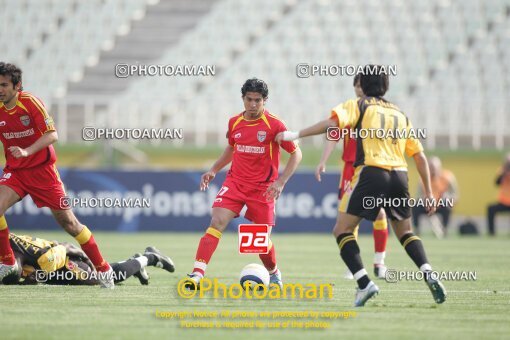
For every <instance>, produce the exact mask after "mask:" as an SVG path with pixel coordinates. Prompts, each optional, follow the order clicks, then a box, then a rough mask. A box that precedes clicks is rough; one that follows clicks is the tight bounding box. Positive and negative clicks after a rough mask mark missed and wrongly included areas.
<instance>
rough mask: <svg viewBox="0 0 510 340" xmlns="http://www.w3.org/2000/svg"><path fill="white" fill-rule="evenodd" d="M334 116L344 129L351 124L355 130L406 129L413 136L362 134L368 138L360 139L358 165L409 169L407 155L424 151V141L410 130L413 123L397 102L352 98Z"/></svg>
mask: <svg viewBox="0 0 510 340" xmlns="http://www.w3.org/2000/svg"><path fill="white" fill-rule="evenodd" d="M331 118H333V119H335V120H336V121H337V122H338V127H339V128H341V129H342V128H345V127H346V126H351V129H353V130H359V129H364V130H367V131H370V130H377V129H382V130H385V131H388V130H390V129H391V130H393V131H394V130H399V131H403V130H405V131H406V134H405V135H406V136H410V137H409V138H399V139H393V138H376V136H374V135H372V134H360V135H362V136H363V135H365V136H366V135H368V137H367V138H357V139H356V161H355V163H354V166H358V165H368V166H375V167H379V168H383V169H387V170H392V169H394V168H406V167H407V162H406V160H405V155H407V156H408V157H412V156H413V155H414V154H416V153H418V152H421V151H423V146H422V145H421V142H420V141H419V140H418V139H417V138H413V137H412V134H411V133H409V131H410V130H412V129H413V126H412V124H411V122H410V121H409V119H408V118H407V116H406V115H405V114H404V113H402V112H401V111H400V109H399V108H398V107H397V106H396V105H394V104H392V103H390V102H388V101H386V100H384V99H382V98H376V97H362V98H356V99H350V100H348V101H346V102H344V103H342V104H340V105H338V106H336V107H335V108H333V110H332V112H331ZM388 135H389V134H388Z"/></svg>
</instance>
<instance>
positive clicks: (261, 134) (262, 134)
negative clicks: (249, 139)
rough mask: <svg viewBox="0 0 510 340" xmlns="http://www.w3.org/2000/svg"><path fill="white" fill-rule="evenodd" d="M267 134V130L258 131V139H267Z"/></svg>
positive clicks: (260, 140)
mask: <svg viewBox="0 0 510 340" xmlns="http://www.w3.org/2000/svg"><path fill="white" fill-rule="evenodd" d="M266 135H267V133H266V131H259V132H257V139H258V140H259V142H261V143H262V142H263V141H265V140H266Z"/></svg>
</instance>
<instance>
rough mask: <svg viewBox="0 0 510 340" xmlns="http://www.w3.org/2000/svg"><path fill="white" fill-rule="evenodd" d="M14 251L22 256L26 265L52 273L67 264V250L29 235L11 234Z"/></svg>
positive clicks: (10, 239) (10, 238)
mask: <svg viewBox="0 0 510 340" xmlns="http://www.w3.org/2000/svg"><path fill="white" fill-rule="evenodd" d="M9 243H10V244H11V247H12V250H13V251H14V252H15V253H18V254H19V255H21V256H22V258H23V262H24V265H28V266H32V267H34V268H35V269H42V270H45V271H46V272H48V273H49V272H52V271H55V270H58V269H60V268H62V267H63V266H64V265H65V262H66V248H65V247H64V246H63V245H60V244H58V243H55V242H52V241H48V240H45V239H41V238H37V237H32V236H28V235H16V234H13V233H9Z"/></svg>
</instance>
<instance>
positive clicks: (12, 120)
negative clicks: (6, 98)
mask: <svg viewBox="0 0 510 340" xmlns="http://www.w3.org/2000/svg"><path fill="white" fill-rule="evenodd" d="M48 131H55V126H54V124H53V119H52V118H51V117H50V116H49V115H48V113H47V112H46V108H45V107H44V105H43V103H42V102H41V101H40V100H39V99H38V98H36V97H35V96H34V95H32V94H30V93H28V92H19V93H18V101H17V102H16V106H15V107H14V108H12V109H11V110H7V109H6V108H5V106H4V104H3V103H0V140H2V144H3V146H4V153H5V159H6V165H5V170H15V169H25V168H33V167H35V166H38V165H42V164H47V163H55V161H56V155H55V150H54V149H53V146H51V145H50V146H48V147H46V148H44V149H42V150H40V151H39V152H36V153H35V154H33V155H31V156H28V157H24V158H14V157H13V156H12V155H11V153H10V152H9V147H11V146H19V147H20V148H23V149H25V148H28V147H29V146H30V145H32V144H34V143H35V142H36V141H37V140H38V139H39V138H40V137H41V136H42V135H43V134H45V133H46V132H48Z"/></svg>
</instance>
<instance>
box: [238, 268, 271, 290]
mask: <svg viewBox="0 0 510 340" xmlns="http://www.w3.org/2000/svg"><path fill="white" fill-rule="evenodd" d="M239 280H240V283H241V286H242V287H244V288H245V289H246V285H248V284H249V286H250V287H251V289H253V288H254V287H255V286H256V285H258V284H263V285H265V286H266V287H267V286H269V273H268V271H267V269H266V268H264V266H261V265H260V264H257V263H250V264H249V265H247V266H245V267H244V268H243V270H242V271H241V277H240V279H239Z"/></svg>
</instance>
